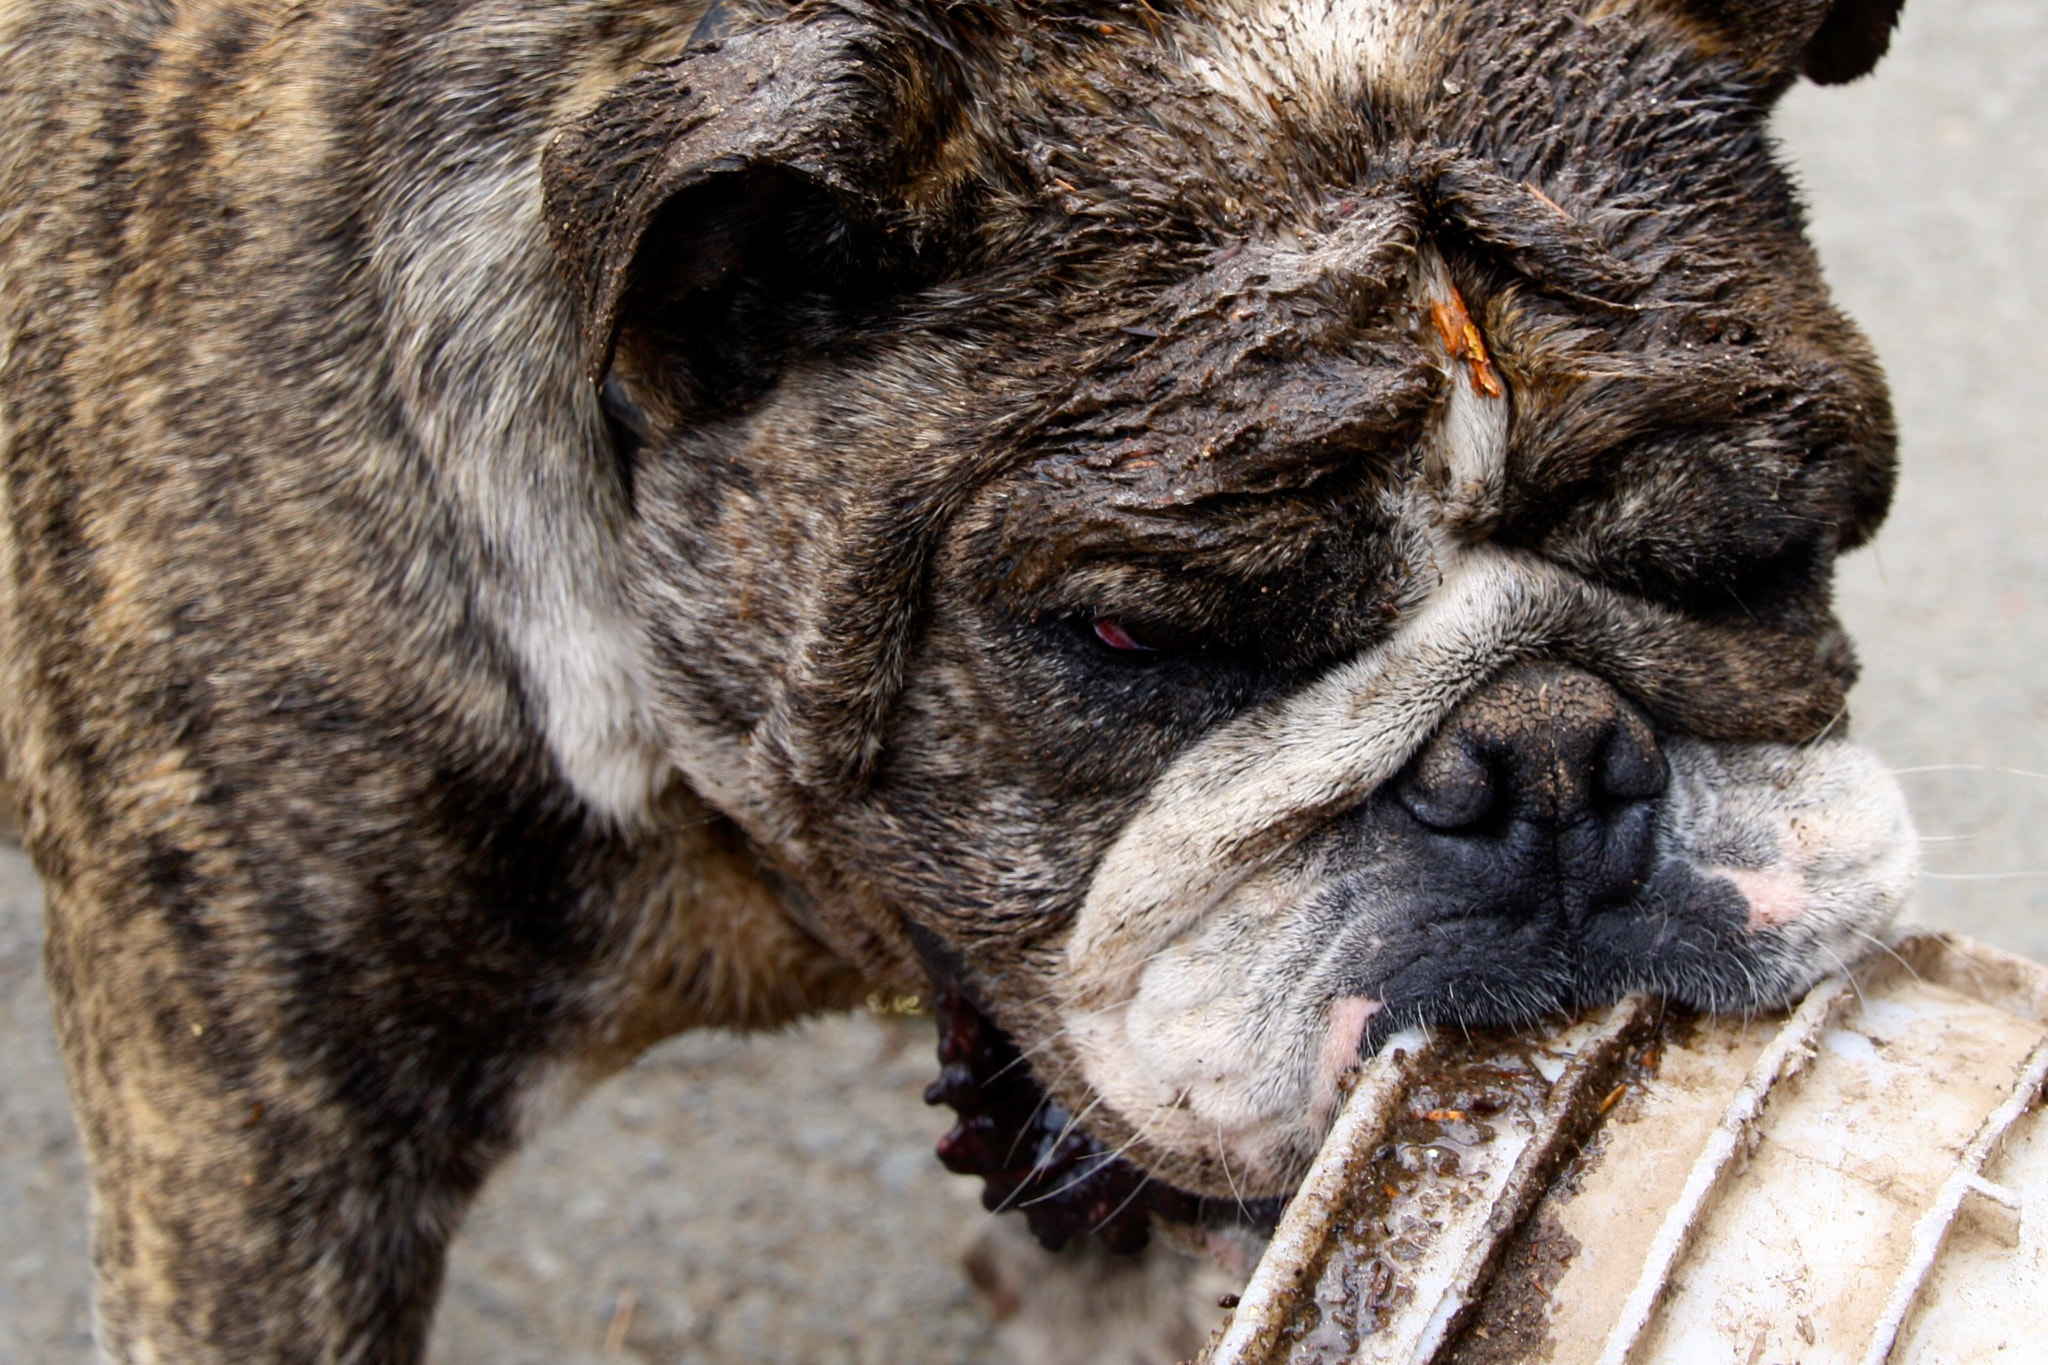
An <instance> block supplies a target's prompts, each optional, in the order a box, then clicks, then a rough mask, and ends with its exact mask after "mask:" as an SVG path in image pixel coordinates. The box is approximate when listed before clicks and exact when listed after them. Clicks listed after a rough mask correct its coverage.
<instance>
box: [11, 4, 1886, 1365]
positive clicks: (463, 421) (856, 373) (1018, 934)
mask: <svg viewBox="0 0 2048 1365" xmlns="http://www.w3.org/2000/svg"><path fill="white" fill-rule="evenodd" d="M1898 7H1899V0H1578V2H1577V3H1573V2H1572V0H1128V3H1125V2H1123V0H1072V2H1071V3H1064V4H1060V5H1044V6H1042V5H1040V4H1039V3H1037V0H954V2H952V3H931V2H928V0H799V3H796V4H794V5H791V6H785V5H783V4H781V3H778V0H719V2H718V3H717V5H716V6H715V8H712V9H709V10H707V9H706V8H705V7H704V6H703V5H701V4H698V3H693V0H677V2H676V3H657V2H656V0H547V3H542V0H445V2H444V3H437V4H423V3H405V2H404V0H384V2H382V3H375V4H362V5H347V6H343V5H323V4H313V3H307V2H306V0H189V3H184V4H169V3H161V2H160V0H4V2H0V177H4V178H0V274H4V288H0V460H4V470H5V479H6V499H5V506H6V509H7V510H6V518H5V520H4V522H0V566H4V572H0V669H4V671H5V679H6V697H7V701H6V706H5V725H6V749H7V754H8V758H7V764H8V769H9V772H10V774H11V778H12V780H13V781H14V782H15V783H16V784H17V785H18V787H19V788H20V791H21V794H22V797H23V802H24V806H25V809H26V830H27V839H28V843H29V846H30V848H31V850H32V852H33V854H34V857H35V859H36V862H37V865H38V866H39V867H40V869H41V870H42V874H43V875H44V877H45V878H46V879H47V886H48V907H49V926H48V939H47V942H48V970H49V977H50V981H51V984H52V988H53V992H54V995H55V999H56V1001H57V1014H58V1028H59V1033H60V1038H61V1041H62V1044H63V1047H64V1050H65V1055H66V1058H67V1065H68V1068H69V1077H70V1083H71V1086H72V1088H73V1093H74V1095H75V1097H76V1103H77V1109H78V1114H79V1120H80V1126H81V1129H82V1131H83V1135H84V1140H85V1144H86V1149H87V1152H88V1155H89V1159H90V1163H91V1168H92V1174H93V1182H94V1190H95V1204H94V1207H95V1237H94V1246H95V1257H96V1262H97V1273H98V1333H99V1341H100V1347H101V1350H102V1351H103V1353H104V1355H105V1357H106V1358H107V1359H109V1360H114V1361H138V1362H139V1361H158V1362H172V1361H176V1362H201V1361H238V1362H250V1361H332V1362H340V1361H348V1362H387V1361H388V1362H396V1361H408V1360H414V1359H416V1358H417V1357H418V1355H419V1353H420V1350H421V1343H422V1339H423V1334H424V1331H425V1328H426V1325H427V1322H428V1318H429V1314H430V1311H431V1306H432V1303H433V1300H434V1296H435V1292H436V1287H437V1281H438V1279H439V1275H440V1268H441V1264H442V1255H443V1248H444V1245H445V1243H446V1241H447V1239H448V1237H449V1235H450V1233H451V1232H452V1230H453V1229H454V1228H455V1226H456V1224H457V1222H458V1220H459V1219H460V1217H461V1214H462V1210H463V1208H464V1204H465V1201H466V1200H467V1199H468V1198H469V1197H470V1195H471V1194H472V1193H473V1192H474V1191H475V1190H476V1188H477V1186H478V1185H479V1183H480V1182H481V1181H482V1180H483V1179H484V1178H485V1175H486V1174H487V1172H489V1171H490V1169H491V1168H492V1166H493V1164H494V1163H495V1162H497V1161H498V1160H499V1159H500V1158H502V1157H503V1156H504V1154H505V1153H506V1152H507V1151H508V1150H509V1149H510V1148H511V1147H513V1146H514V1145H515V1144H516V1143H517V1142H518V1141H519V1139H520V1138H521V1136H522V1135H523V1134H525V1133H528V1132H530V1131H531V1130H532V1129H533V1127H534V1125H536V1124H537V1123H540V1122H542V1121H543V1120H544V1119H545V1118H546V1116H547V1115H548V1114H550V1113H551V1112H554V1111H556V1110H558V1109H559V1107H560V1106H561V1105H562V1104H563V1103H565V1102H566V1101H567V1100H568V1099H569V1098H571V1097H573V1095H574V1094H575V1093H576V1092H577V1091H578V1090H580V1089H581V1088H583V1087H586V1086H588V1085H589V1084H590V1083H592V1082H593V1081H594V1080H595V1079H597V1078H598V1077H600V1076H602V1075H604V1074H605V1073H607V1072H608V1071H610V1070H613V1069H615V1068H616V1067H618V1066H619V1065H621V1064H622V1063H623V1062H624V1061H626V1060H627V1059H629V1058H630V1057H632V1056H633V1055H634V1054H635V1053H636V1052H637V1051H639V1050H640V1049H642V1048H644V1047H645V1046H646V1045H648V1044H649V1043H650V1042H652V1041H654V1040H655V1039H658V1038H660V1037H662V1036H664V1035H666V1034H669V1033H671V1032H674V1031H675V1030H678V1029H682V1028H688V1027H694V1026H704V1025H718V1026H740V1027H761V1026H770V1025H775V1024H778V1023H780V1022H782V1021H785V1020H788V1019H791V1018H793V1017H795V1016H797V1015H799V1014H802V1013H804V1012H806V1011H815V1010H826V1009H834V1008H840V1007H845V1006H848V1005H851V1004H853V1003H856V1002H857V1001H859V1000H860V999H862V998H864V997H865V996H866V995H868V994H869V993H870V992H872V991H876V990H880V991H885V992H899V993H920V994H928V995H929V996H930V997H931V998H935V999H936V1000H938V1001H939V1003H940V1007H941V1014H942V1022H943V1024H944V1046H945V1049H946V1052H945V1058H946V1061H947V1066H946V1070H945V1072H944V1074H943V1075H942V1077H941V1080H940V1082H939V1083H938V1085H937V1086H935V1088H934V1095H935V1097H936V1098H940V1099H947V1100H950V1101H952V1102H954V1103H955V1104H956V1106H958V1107H959V1108H960V1109H961V1110H962V1112H963V1116H964V1117H963V1119H962V1122H961V1125H960V1126H959V1127H958V1128H956V1129H955V1131H954V1132H953V1133H952V1134H950V1135H949V1136H948V1138H947V1139H946V1152H945V1154H946V1156H947V1158H948V1160H949V1161H951V1162H953V1163H954V1164H955V1165H956V1166H959V1167H961V1168H964V1169H976V1170H981V1171H983V1172H984V1173H985V1174H987V1175H988V1176H989V1177H990V1180H991V1193H992V1196H995V1198H996V1202H998V1203H1001V1202H1005V1201H1008V1202H1012V1203H1018V1204H1027V1203H1028V1204H1030V1205H1031V1206H1032V1208H1033V1210H1034V1214H1035V1217H1036V1218H1037V1219H1038V1222H1039V1230H1040V1232H1041V1234H1042V1235H1044V1236H1045V1237H1046V1239H1047V1240H1048V1241H1051V1242H1058V1241H1060V1240H1063V1239H1064V1238H1066V1237H1068V1236H1071V1235H1073V1234H1075V1233H1078V1232H1084V1231H1089V1230H1099V1231H1101V1232H1102V1233H1103V1234H1104V1235H1105V1236H1107V1237H1109V1238H1110V1239H1111V1240H1112V1241H1113V1242H1115V1243H1117V1244H1120V1245H1124V1246H1130V1245H1135V1244H1136V1243H1137V1242H1139V1241H1142V1239H1143V1236H1144V1233H1145V1230H1146V1227H1147V1226H1148V1225H1149V1224H1148V1222H1147V1220H1150V1219H1154V1218H1160V1217H1180V1218H1187V1219H1196V1220H1200V1219H1204V1218H1210V1217H1212V1216H1214V1215H1215V1214H1216V1211H1217V1210H1219V1209H1225V1208H1227V1209H1229V1210H1233V1211H1234V1210H1235V1209H1237V1208H1239V1207H1240V1206H1241V1207H1243V1208H1244V1209H1246V1210H1248V1211H1255V1210H1256V1209H1257V1208H1258V1207H1260V1206H1261V1205H1262V1204H1264V1205H1266V1206H1270V1204H1271V1201H1274V1200H1276V1199H1278V1198H1281V1197H1283V1196H1284V1195H1285V1194H1286V1193H1287V1191H1288V1189H1289V1188H1290V1184H1291V1182H1293V1181H1294V1180H1296V1179H1297V1178H1298V1176H1299V1173H1300V1171H1301V1170H1302V1169H1303V1166H1304V1164H1305V1162H1306V1161H1307V1159H1308V1158H1309V1156H1310V1155H1311V1154H1312V1153H1313V1151H1314V1149H1315V1147H1316V1145H1317V1143H1318V1141H1319V1139H1320V1137H1321V1135H1322V1133H1323V1131H1324V1129H1325V1127H1326V1125H1327V1124H1328V1123H1329V1121H1330V1118H1331V1115H1332V1111H1333V1107H1334V1105H1335V1104H1336V1102H1337V1100H1338V1097H1339V1095H1340V1092H1341V1090H1342V1083H1343V1077H1344V1076H1345V1074H1346V1072H1347V1071H1348V1070H1349V1069H1350V1068H1351V1067H1353V1066H1354V1065H1355V1063H1356V1062H1357V1060H1358V1059H1359V1057H1360V1056H1361V1054H1362V1052H1366V1051H1370V1050H1371V1049H1373V1048H1374V1047H1376V1046H1378V1045H1379V1043H1380V1042H1381V1040H1383V1039H1384V1038H1385V1037H1386V1036H1388V1034H1389V1033H1390V1032H1391V1031H1393V1030H1396V1029H1398V1028H1401V1027H1404V1026H1409V1025H1414V1024H1433V1025H1443V1026H1457V1025H1475V1024H1486V1025H1514V1024H1519V1023H1525V1022H1528V1021H1532V1020H1536V1019H1539V1018H1541V1017H1543V1016H1544V1015H1546V1014H1547V1013H1549V1012H1552V1011H1556V1010H1559V1009H1563V1008H1567V1007H1570V1006H1573V1005H1575V1004H1582V1003H1587V1002H1593V1001H1599V1000H1606V999H1610V998H1613V997H1615V996H1616V995H1617V994H1619V993H1621V992H1626V991H1632V990H1640V989H1647V990H1652V991H1657V992H1661V993H1663V994H1664V995H1666V996H1668V997H1670V998H1672V999H1674V1000H1677V1001H1680V1002H1684V1003H1686V1004H1688V1005H1691V1006H1695V1007H1699V1008H1703V1009H1747V1008H1754V1007H1759V1006H1765V1005H1769V1004H1772V1003H1774V1002H1777V1001H1781V1000H1783V999H1785V998H1786V997H1788V996H1789V995H1791V994H1793V993H1795V992H1797V991H1799V990H1801V989H1802V988H1803V987H1805V986H1806V985H1808V984H1809V983H1810V982H1812V981H1814V980H1815V979H1816V978H1817V977H1819V976H1820V975H1822V974H1824V973H1826V972H1829V971H1831V970H1833V969H1835V968H1837V967H1838V966H1840V965H1841V964H1843V963H1844V962H1846V961H1848V960H1850V959H1852V958H1853V957H1855V956H1856V955H1858V954H1859V953H1861V952H1862V951H1863V950H1864V949H1865V947H1866V946H1868V945H1870V944H1872V943H1873V942H1875V941H1876V939H1875V936H1876V935H1878V934H1879V932H1880V930H1881V929H1882V927H1883V926H1884V924H1885V923H1886V921H1887V919H1888V918H1889V917H1890V916H1892V915H1893V914H1894V912H1895V911H1896V909H1897V908H1898V906H1899V904H1900V902H1901V899H1902V898H1903V897H1904V895H1905V894H1906V892H1907V889H1908V886H1909V885H1910V882H1911V879H1912V872H1913V854H1912V849H1913V841H1912V839H1911V837H1910V827H1909V824H1908V820H1907V816H1906V813H1905V810H1904V807H1903V804H1902V802H1901V799H1900V796H1899V794H1898V792H1897V790H1896V789H1895V788H1894V787H1893V785H1892V783H1891V782H1890V781H1889V779H1888V778H1887V777H1886V775H1885V773H1884V771H1883V770H1882V769H1881V767H1880V766H1879V765H1878V764H1877V762H1876V761H1875V760H1874V759H1873V757H1872V756H1871V755H1870V754H1869V753H1868V752H1866V751H1865V750H1864V749H1862V748H1859V747H1858V746H1857V745H1855V744H1854V743H1852V742H1851V741H1850V739H1849V738H1848V733H1847V722H1846V718H1845V709H1844V697H1845V693H1846V691H1847V689H1848V688H1849V686H1850V683H1851V681H1852V679H1853V676H1854V672H1855V668H1854V662H1853V656H1852V653H1851V650H1850V647H1849V644H1848V642H1847V641H1846V639H1845V638H1844V636H1843V634H1842V632H1841V630H1840V628H1839V627H1838V625H1837V623H1836V621H1835V619H1834V617H1833V616H1832V614H1831V611H1830V578H1831V569H1832V565H1833V562H1834V560H1835V557H1836V556H1837V555H1838V554H1840V553H1842V552H1843V551H1845V550H1848V549H1850V548H1852V547H1854V546H1856V545H1857V544H1859V543H1861V542H1862V541H1863V540H1865V539H1866V538H1867V537H1868V536H1869V535H1870V534H1871V532H1872V530H1873V528H1875V526H1876V525H1877V524H1878V522H1879V520H1880V519H1881V517H1882V516H1883V514H1884V511H1885V508H1886V504H1887V501H1888V499H1889V496H1890V490H1891V486H1892V479H1893V465H1894V445H1895V441H1894V431H1893V423H1892V418H1891V414H1890V410H1889V407H1888V402H1887V398H1886V394H1885V390H1884V386H1883V381H1882V378H1881V375H1880V373H1879V370H1878V366H1877V364H1876V362H1875V360H1874V359H1873V357H1872V354H1871V352H1870V349H1869V347H1868V346H1867V345H1866V343H1865V342H1864V340H1863V339H1862V338H1861V337H1860V336H1859V334H1858V333H1857V331H1856V330H1855V328H1854V327H1853V325H1852V324H1851V323H1850V322H1848V321H1847V320H1846V319H1845V318H1844V317H1843V316H1842V315H1841V314H1840V313H1839V312H1838V311H1837V310H1836V309H1835V308H1834V307H1833V306H1832V305H1831V304H1830V302H1829V300H1828V296H1827V293H1826V291H1825V288H1824V286H1823V283H1822V279H1821V275H1820V271H1819V268H1818V266H1817V264H1816V261H1815V258H1814V255H1813V252H1812V250H1811V249H1810V247H1809V245H1808V244H1807V242H1806V240H1805V238H1804V235H1803V225H1802V221H1801V211H1800V206H1799V201H1798V198H1797V196H1796V193H1795V191H1794V189H1793V186H1792V184H1791V182H1790V181H1789V180H1788V178H1787V176H1786V174H1785V173H1784V171H1783V169H1782V168H1781V167H1780V166H1779V164H1778V163H1777V161H1776V159H1775V157H1774V153H1773V148H1772V145H1771V141H1770V136H1769V118H1770V112H1771V108H1772V105H1773V102H1774V101H1775V100H1776V99H1777V97H1778V96H1779V95H1780V94H1781V93H1782V92H1783V91H1784V90H1785V89H1786V88H1787V87H1788V85H1789V84H1790V83H1791V82H1792V81H1794V80H1795V79H1797V78H1798V77H1799V76H1800V75H1801V74H1802V73H1803V74H1805V75H1807V76H1810V77H1812V78H1814V79H1816V80H1820V81H1842V80H1847V79H1850V78H1853V77H1855V76H1858V75H1860V74H1862V73H1863V72H1865V71H1867V70H1868V69H1869V68H1870V67H1871V65H1872V64H1873V63H1874V62H1875V61H1876V60H1877V58H1878V57H1879V56H1880V55H1881V53H1882V51H1883V49H1884V48H1885V46H1886V44H1887V41H1888V37H1889V34H1890V31H1891V29H1892V26H1893V23H1894V21H1895V19H1896V15H1897V10H1898ZM1233 1216H1234V1215H1233Z"/></svg>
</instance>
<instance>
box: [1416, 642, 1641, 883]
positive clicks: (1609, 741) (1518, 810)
mask: <svg viewBox="0 0 2048 1365" xmlns="http://www.w3.org/2000/svg"><path fill="white" fill-rule="evenodd" d="M1668 776H1669V774H1668V771H1667V769H1666V767H1665V764H1664V757H1663V755H1662V754H1661V753H1660V752H1659V751H1658V748H1657V738H1656V735H1655V734H1654V733H1653V732H1652V731H1651V729H1650V723H1649V721H1648V720H1647V719H1646V718H1645V717H1644V716H1643V714H1642V712H1640V711H1638V710H1637V709H1636V708H1635V707H1634V706H1633V705H1631V704H1630V703H1629V702H1628V701H1627V700H1625V699H1624V698H1623V697H1622V696H1621V695H1620V694H1619V693H1618V692H1616V691H1615V690H1614V689H1613V688H1612V687H1609V686H1608V685H1607V684H1606V683H1604V682H1602V681H1600V680H1599V679H1598V678H1595V677H1594V676H1592V675H1591V674H1590V673H1585V672H1582V671H1581V670H1578V669H1575V668H1568V667H1565V666H1562V665H1558V664H1522V665H1518V666H1516V667H1514V668H1511V669H1509V670H1507V671H1506V672H1504V673H1502V674H1501V675H1500V676H1499V677H1497V678H1495V679H1494V680H1493V681H1492V682H1490V683H1488V684H1487V685H1486V686H1485V687H1483V688H1481V689H1480V690H1479V691H1478V692H1477V693H1475V694H1474V695H1473V696H1472V697H1470V698H1468V699H1467V700H1466V701H1465V703H1464V704H1463V705H1462V706H1460V707H1459V708H1458V710H1457V711H1456V712H1454V713H1453V714H1452V716H1451V718H1450V719H1449V720H1448V721H1446V722H1445V723H1444V725H1443V727H1442V728H1441V729H1440V730H1438V732H1437V733H1436V734H1435V735H1434V736H1433V737H1432V738H1431V739H1430V741H1429V743H1428V744H1427V745H1425V746H1424V748H1423V750H1422V752H1421V753H1420V754H1419V755H1417V757H1416V759H1415V761H1414V762H1413V763H1411V764H1410V765H1409V766H1408V768H1407V769H1406V770H1405V771H1404V772H1403V773H1402V775H1401V777H1400V778H1399V779H1398V781H1397V783H1396V786H1395V792H1396V794H1397V795H1398V796H1399V798H1400V800H1401V802H1402V804H1403V805H1405V806H1406V807H1407V808H1408V810H1409V811H1410V813H1412V814H1413V815H1414V816H1415V818H1416V819H1417V820H1418V821H1420V822H1421V824H1422V826H1423V827H1424V831H1425V835H1426V837H1428V838H1429V839H1430V841H1431V843H1432V845H1433V846H1434V847H1432V849H1431V853H1432V861H1438V860H1441V861H1440V862H1439V863H1438V865H1439V869H1440V872H1441V873H1443V874H1448V876H1447V878H1446V880H1445V881H1444V882H1440V883H1439V884H1440V885H1446V886H1447V887H1449V888H1455V889H1454V890H1453V895H1454V897H1455V898H1456V899H1457V900H1459V901H1463V902H1466V904H1464V905H1462V906H1461V907H1460V908H1461V909H1463V910H1465V911H1467V912H1477V913H1490V914H1501V913H1513V912H1517V911H1520V912H1524V913H1528V912H1535V911H1539V910H1542V909H1544V908H1546V907H1547V906H1552V905H1554V906H1556V907H1557V908H1559V909H1561V910H1563V911H1564V912H1566V913H1577V912H1581V911H1584V910H1585V909H1588V908H1590V907H1592V906H1595V905H1598V904H1600V903H1602V902H1605V901H1610V900H1613V899H1615V898H1618V897H1621V896H1626V895H1629V894H1631V893H1632V892H1634V891H1635V890H1636V889H1637V888H1638V887H1640V886H1641V884H1642V881H1643V878H1644V876H1645V875H1646V874H1647V872H1648V870H1649V862H1650V852H1651V839H1652V834H1653V825H1654V810H1653V805H1654V800H1655V798H1656V797H1657V796H1658V795H1659V794H1661V793H1662V792H1663V790H1664V786H1665V782H1666V780H1667V778H1668Z"/></svg>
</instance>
